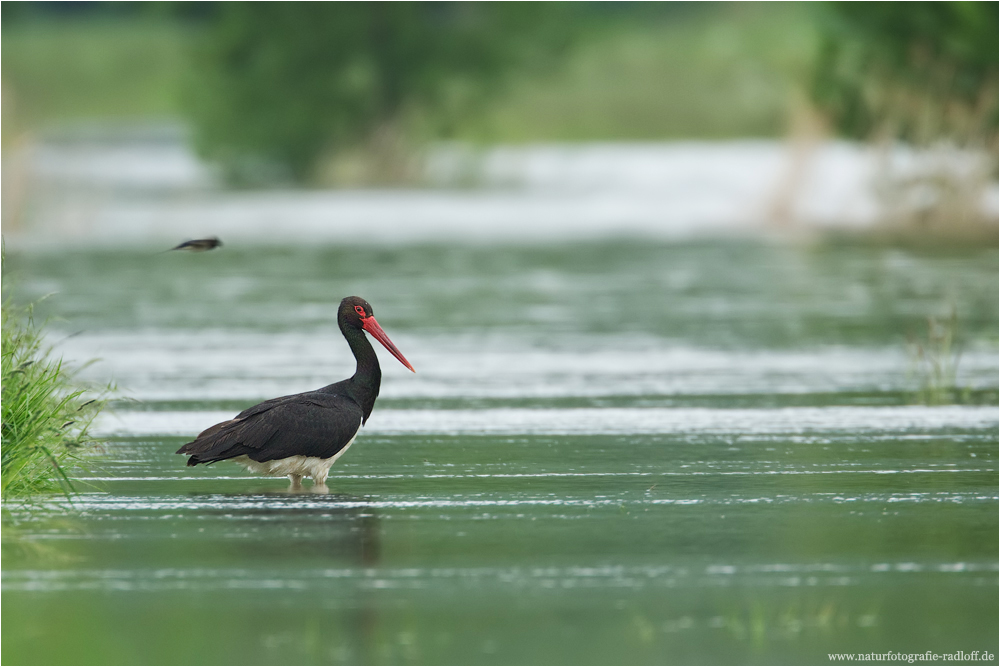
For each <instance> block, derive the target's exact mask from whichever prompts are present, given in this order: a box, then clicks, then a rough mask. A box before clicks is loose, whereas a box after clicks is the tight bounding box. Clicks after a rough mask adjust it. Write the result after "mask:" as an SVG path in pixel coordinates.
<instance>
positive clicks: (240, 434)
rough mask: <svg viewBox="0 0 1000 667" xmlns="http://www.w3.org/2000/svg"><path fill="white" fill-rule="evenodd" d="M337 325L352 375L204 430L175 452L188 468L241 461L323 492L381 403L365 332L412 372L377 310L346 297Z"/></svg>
mask: <svg viewBox="0 0 1000 667" xmlns="http://www.w3.org/2000/svg"><path fill="white" fill-rule="evenodd" d="M337 324H338V325H339V326H340V330H341V332H342V333H343V334H344V338H346V339H347V343H348V345H350V347H351V351H352V352H353V353H354V357H355V359H356V360H357V370H356V372H355V373H354V375H353V376H351V377H350V378H348V379H346V380H342V381H340V382H337V383H334V384H331V385H327V386H326V387H322V388H321V389H317V390H315V391H307V392H303V393H301V394H293V395H291V396H282V397H280V398H272V399H270V400H267V401H264V402H263V403H258V404H257V405H255V406H253V407H250V408H247V409H246V410H244V411H243V412H241V413H240V414H238V415H236V417H234V418H233V419H230V420H228V421H224V422H221V423H219V424H216V425H214V426H211V427H209V428H207V429H205V430H204V431H202V432H201V433H200V434H198V437H197V438H195V439H194V440H193V441H191V442H189V443H187V444H186V445H184V446H183V447H181V448H180V449H179V450H177V453H178V454H186V455H188V456H190V458H189V459H188V462H187V464H188V465H189V466H194V465H198V464H199V463H215V462H216V461H224V460H227V459H239V462H241V463H243V464H244V465H247V467H249V468H251V469H252V470H256V471H258V472H263V473H265V474H272V475H275V474H276V475H288V476H289V477H290V478H291V480H292V483H293V484H297V483H298V482H299V481H300V480H301V478H302V477H305V476H308V477H312V478H313V480H314V482H315V483H316V484H317V485H322V484H323V483H324V482H325V481H326V475H327V473H328V471H329V468H330V466H331V465H333V462H334V460H335V459H336V457H338V456H339V455H340V454H341V453H343V451H344V450H345V449H346V448H347V447H348V446H349V445H350V444H351V442H353V440H354V437H355V436H356V435H357V433H358V430H359V429H360V428H361V426H362V425H363V424H364V423H365V422H367V421H368V417H369V415H371V412H372V408H373V407H374V406H375V399H376V398H377V397H378V392H379V386H380V385H381V381H382V369H381V368H380V367H379V363H378V357H377V356H376V355H375V350H374V349H372V346H371V343H369V342H368V339H367V338H366V337H365V334H364V332H365V331H367V332H369V333H370V334H371V335H372V336H374V337H375V339H376V340H378V341H379V342H380V343H382V345H384V346H385V347H386V349H387V350H389V352H391V353H392V355H393V356H395V357H396V358H397V359H399V361H400V362H402V363H403V365H405V366H406V367H407V368H409V369H410V370H411V371H412V370H413V367H412V366H411V365H410V363H409V362H408V361H407V360H406V358H405V357H403V355H402V353H401V352H400V351H399V350H398V349H397V348H396V346H395V345H393V343H392V341H390V340H389V337H388V336H386V335H385V332H384V331H382V328H381V327H380V326H379V325H378V322H376V321H375V317H374V316H373V315H372V307H371V305H370V304H369V303H368V302H367V301H365V300H364V299H362V298H360V297H347V298H346V299H344V300H343V301H341V303H340V308H339V309H338V311H337ZM244 457H245V458H244ZM295 457H304V459H303V460H300V459H299V458H295Z"/></svg>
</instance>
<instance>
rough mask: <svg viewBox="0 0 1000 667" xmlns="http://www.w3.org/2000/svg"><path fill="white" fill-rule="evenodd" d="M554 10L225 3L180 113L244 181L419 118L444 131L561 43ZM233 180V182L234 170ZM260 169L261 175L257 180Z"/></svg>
mask: <svg viewBox="0 0 1000 667" xmlns="http://www.w3.org/2000/svg"><path fill="white" fill-rule="evenodd" d="M572 8H573V5H569V4H560V3H551V4H550V3H521V2H515V3H465V2H461V3H431V2H427V3H424V2H393V3H381V2H357V3H354V2H344V3H341V2H336V3H326V2H319V3H277V2H256V3H243V2H234V3H223V4H222V5H220V7H219V11H218V16H217V17H216V19H215V20H214V21H212V22H211V23H210V25H209V27H208V28H207V30H206V31H205V32H204V34H203V35H202V40H201V45H200V48H199V53H198V57H197V61H198V63H199V67H198V69H197V77H196V80H195V87H194V94H192V95H191V96H190V98H189V100H188V102H189V104H188V108H189V110H190V113H191V116H192V118H193V121H194V126H195V140H196V144H197V146H198V147H199V149H200V150H201V151H202V152H203V154H205V155H206V156H208V157H210V158H212V159H215V160H217V161H219V162H221V163H222V164H223V165H226V166H228V167H229V168H230V170H231V171H232V170H236V172H235V173H234V174H232V175H234V176H236V177H237V178H243V179H245V180H251V181H252V180H257V178H258V176H260V175H263V176H265V177H273V176H274V175H275V170H276V169H281V170H286V171H287V172H288V173H289V175H291V176H292V177H293V178H295V179H297V180H302V179H305V178H307V177H308V176H309V174H310V172H311V170H312V169H313V167H314V166H315V163H316V160H317V158H318V157H319V156H320V155H322V154H324V153H326V152H328V151H332V150H336V149H339V148H343V147H345V146H351V145H354V144H357V143H359V142H362V141H365V140H366V139H368V138H370V137H372V135H373V134H375V133H376V132H379V131H380V130H382V129H384V128H386V127H391V126H392V125H394V124H398V123H399V122H401V121H402V120H403V116H404V114H406V113H407V112H408V111H415V110H417V109H419V110H422V111H425V112H426V111H428V110H430V111H432V112H433V114H434V115H435V116H436V117H437V118H438V119H440V122H441V123H442V124H448V123H451V122H453V121H454V119H457V118H459V117H461V116H462V115H463V114H464V113H467V112H468V111H469V110H470V109H472V108H475V105H476V103H477V102H478V101H480V100H482V99H483V96H485V95H487V94H489V93H491V92H493V91H495V90H496V89H497V87H498V84H500V83H501V82H502V81H503V79H504V77H505V75H506V74H508V73H509V72H510V71H511V70H512V69H513V68H515V67H516V66H518V65H523V64H525V63H529V62H530V63H535V64H537V63H539V62H544V61H546V60H548V59H549V58H551V57H552V56H555V55H557V54H559V53H560V52H562V51H564V50H565V48H566V47H567V45H568V44H569V41H570V38H571V30H570V27H569V26H570V25H572V22H571V21H567V20H565V19H566V14H567V12H568V11H572ZM241 169H242V173H241V172H240V171H239V170H241ZM262 170H263V172H264V173H263V174H260V173H259V172H261V171H262Z"/></svg>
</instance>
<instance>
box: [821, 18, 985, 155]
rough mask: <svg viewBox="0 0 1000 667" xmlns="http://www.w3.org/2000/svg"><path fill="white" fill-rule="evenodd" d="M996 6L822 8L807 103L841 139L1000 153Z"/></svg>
mask: <svg viewBox="0 0 1000 667" xmlns="http://www.w3.org/2000/svg"><path fill="white" fill-rule="evenodd" d="M998 6H1000V5H998V3H996V2H865V3H855V2H834V3H829V4H828V5H827V6H826V8H825V9H826V12H825V14H824V16H823V20H822V21H821V24H820V25H821V26H822V29H823V35H822V42H821V46H820V51H819V57H818V58H817V62H816V72H815V76H814V79H813V96H814V98H815V100H816V102H817V103H818V104H819V105H820V106H821V107H822V108H823V109H824V111H826V112H827V113H828V114H829V115H830V117H831V118H832V120H833V121H834V122H835V123H836V126H837V128H838V129H839V130H840V131H841V132H842V133H843V134H845V135H847V136H850V137H854V138H859V139H871V138H873V137H883V138H899V139H904V140H906V141H909V142H911V143H914V144H918V145H925V144H928V143H930V142H933V141H937V140H940V139H950V140H952V141H954V142H956V143H957V144H959V145H977V144H979V145H981V144H982V143H984V142H985V143H986V144H987V145H989V146H991V147H992V151H991V152H993V153H995V152H996V146H997V123H998V116H997V59H998V43H997V33H998V30H997V25H998V20H1000V16H998V11H997V9H998Z"/></svg>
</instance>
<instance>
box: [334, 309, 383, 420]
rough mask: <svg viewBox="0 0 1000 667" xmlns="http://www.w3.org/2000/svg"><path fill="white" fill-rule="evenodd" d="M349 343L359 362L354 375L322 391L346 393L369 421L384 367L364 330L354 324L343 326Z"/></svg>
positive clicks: (342, 329) (342, 328)
mask: <svg viewBox="0 0 1000 667" xmlns="http://www.w3.org/2000/svg"><path fill="white" fill-rule="evenodd" d="M341 331H342V332H343V334H344V338H346V339H347V344H348V345H350V346H351V352H353V353H354V358H355V359H356V360H357V362H358V366H357V369H356V370H355V371H354V375H352V376H351V377H349V378H348V379H346V380H342V381H340V382H337V383H335V384H331V385H328V386H326V387H323V388H322V389H320V391H322V392H325V393H330V394H346V395H347V396H349V397H350V398H352V399H353V400H354V401H355V402H356V403H357V404H358V405H359V406H361V410H362V411H363V412H364V415H365V417H364V421H368V416H369V415H370V414H371V413H372V408H374V407H375V399H376V398H378V390H379V387H380V386H381V384H382V368H381V367H380V366H379V365H378V357H377V356H375V350H374V349H373V348H372V344H371V343H369V342H368V338H367V337H366V336H365V333H364V331H362V330H361V329H356V328H354V327H352V326H341Z"/></svg>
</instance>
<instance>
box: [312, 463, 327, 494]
mask: <svg viewBox="0 0 1000 667" xmlns="http://www.w3.org/2000/svg"><path fill="white" fill-rule="evenodd" d="M329 474H330V469H329V468H327V469H326V470H318V471H316V473H315V474H314V475H313V488H314V489H315V490H317V491H325V490H326V478H327V475H329Z"/></svg>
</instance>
